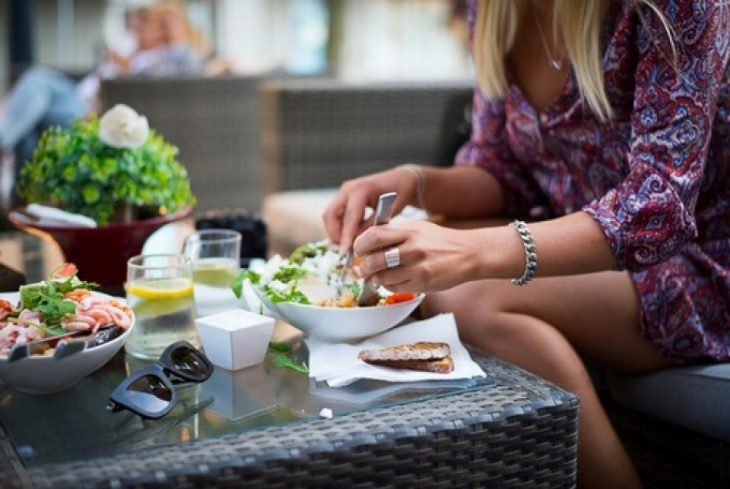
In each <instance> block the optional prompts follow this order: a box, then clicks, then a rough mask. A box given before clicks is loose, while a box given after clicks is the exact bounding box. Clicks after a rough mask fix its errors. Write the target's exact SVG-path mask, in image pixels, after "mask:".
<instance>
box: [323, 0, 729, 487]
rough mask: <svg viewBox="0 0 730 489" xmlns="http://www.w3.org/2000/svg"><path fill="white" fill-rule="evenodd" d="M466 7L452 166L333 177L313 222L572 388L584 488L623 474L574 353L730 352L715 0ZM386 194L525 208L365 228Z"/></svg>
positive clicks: (725, 157) (720, 5)
mask: <svg viewBox="0 0 730 489" xmlns="http://www.w3.org/2000/svg"><path fill="white" fill-rule="evenodd" d="M470 13H471V25H472V29H473V53H474V59H475V64H476V72H477V82H478V83H477V87H476V89H475V94H474V110H473V134H472V137H471V140H470V141H469V142H468V143H467V144H466V145H465V146H464V147H463V148H462V149H461V151H460V152H459V154H458V155H457V158H456V165H455V166H454V167H453V168H448V169H437V168H426V167H419V166H415V165H406V166H402V167H398V168H395V169H393V170H389V171H386V172H382V173H378V174H375V175H371V176H366V177H362V178H358V179H355V180H351V181H348V182H345V183H344V184H343V185H342V187H341V188H340V191H339V192H338V193H337V195H336V197H335V199H334V200H333V201H332V203H331V204H330V205H329V207H328V208H327V210H326V212H325V214H324V220H325V224H326V227H327V230H328V233H329V235H330V237H331V238H332V239H333V240H334V241H335V242H338V243H339V244H340V246H341V248H342V249H343V250H345V249H348V248H349V247H350V246H351V245H353V243H354V251H355V252H356V253H357V254H359V255H362V256H364V257H365V260H364V268H365V270H366V273H367V274H369V275H372V276H373V278H374V280H375V281H376V282H377V283H380V284H382V285H384V286H386V287H388V288H389V289H391V290H395V291H400V290H410V291H428V292H430V294H429V296H428V299H427V301H426V302H425V303H424V305H423V308H422V313H423V314H425V315H431V314H434V313H437V312H441V311H454V312H455V314H456V318H457V323H458V326H459V331H460V334H461V337H462V339H463V340H464V341H466V342H467V343H470V344H472V345H475V346H477V347H479V348H480V349H482V350H483V351H485V352H487V353H490V354H493V355H496V356H498V357H501V358H504V359H506V360H509V361H511V362H514V363H516V364H518V365H520V366H522V367H524V368H526V369H528V370H531V371H532V372H534V373H536V374H538V375H540V376H542V377H544V378H547V379H549V380H551V381H553V382H555V383H556V384H558V385H560V386H562V387H563V388H565V389H567V390H570V391H572V392H574V393H576V394H577V395H578V396H579V397H580V399H581V408H580V419H579V451H578V480H579V483H580V484H581V485H582V486H586V487H593V486H604V487H623V488H628V487H638V486H639V485H640V482H639V479H638V477H637V474H636V472H635V470H634V468H633V467H632V465H631V462H630V460H629V459H628V457H627V455H626V453H625V451H624V449H623V447H622V445H621V443H620V441H619V440H618V438H617V436H616V434H615V432H614V431H613V429H612V427H611V425H610V423H609V421H608V419H607V417H606V414H605V412H604V411H603V409H602V407H601V405H600V403H599V401H598V399H597V397H596V393H595V391H594V388H593V386H592V384H591V381H590V379H589V376H588V374H587V373H586V370H585V368H584V365H583V363H582V361H581V358H580V357H579V354H580V355H583V356H585V357H586V358H589V359H591V360H594V361H596V362H597V363H599V364H602V365H604V366H607V367H609V368H611V369H616V370H622V371H626V372H635V373H642V372H651V371H654V370H657V369H661V368H664V367H667V366H669V365H671V364H673V363H687V362H719V361H726V360H728V359H730V185H729V184H728V182H730V145H728V141H729V140H730V82H729V78H728V74H729V72H728V54H729V53H730V50H729V48H728V42H729V40H728V37H729V36H730V31H729V29H730V27H729V25H730V14H729V13H728V4H727V2H722V1H716V0H695V1H691V0H674V1H669V0H654V1H648V0H642V1H636V0H634V1H630V0H625V1H616V0H612V1H609V0H593V1H584V0H532V1H530V0H482V1H479V2H478V5H476V4H472V6H471V12H470ZM385 191H397V192H398V195H399V201H398V202H397V209H400V208H402V207H403V206H405V205H406V204H414V205H418V206H421V207H425V208H426V209H427V210H428V211H429V212H431V213H433V214H442V215H445V216H446V217H449V218H484V217H496V216H508V217H509V218H510V219H514V218H517V219H520V220H524V221H528V223H527V224H525V223H524V222H518V221H514V222H513V223H511V225H503V226H497V227H482V228H476V229H452V228H447V227H441V226H438V225H436V224H433V223H431V222H418V223H411V224H407V225H403V226H378V227H373V228H369V229H366V228H367V225H368V222H361V217H362V215H363V209H364V208H365V207H366V206H368V205H373V204H374V202H375V201H376V199H377V196H378V195H379V194H380V193H381V192H385ZM363 230H364V231H363ZM356 236H357V239H355V237H356ZM510 278H514V280H513V281H512V282H513V283H510V281H509V280H507V279H510ZM528 282H529V283H528ZM513 284H516V285H524V287H520V286H515V285H513Z"/></svg>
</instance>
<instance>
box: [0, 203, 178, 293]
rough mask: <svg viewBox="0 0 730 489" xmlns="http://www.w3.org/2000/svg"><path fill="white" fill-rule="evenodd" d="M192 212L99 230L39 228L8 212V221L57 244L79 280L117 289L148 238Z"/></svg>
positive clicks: (15, 212)
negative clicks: (76, 269)
mask: <svg viewBox="0 0 730 489" xmlns="http://www.w3.org/2000/svg"><path fill="white" fill-rule="evenodd" d="M191 210H192V209H191V208H189V207H187V208H185V209H183V210H181V211H179V212H177V213H175V214H171V215H167V216H159V217H153V218H150V219H143V220H140V221H135V222H131V223H115V224H110V225H108V226H103V227H98V228H87V227H66V226H51V225H39V224H38V223H36V222H33V221H32V220H31V218H30V217H28V216H27V215H26V214H24V213H22V212H20V211H12V212H10V214H9V215H8V219H9V220H10V222H12V223H13V224H14V225H15V226H16V227H18V228H20V229H22V230H24V231H27V232H29V233H32V234H35V235H38V236H40V237H42V238H43V239H50V240H53V241H55V242H56V243H58V245H59V246H60V247H61V251H63V254H64V257H65V259H66V261H69V262H72V263H75V264H76V266H77V267H78V268H79V275H80V276H81V278H82V279H84V280H88V281H91V282H97V283H98V284H99V285H101V286H102V287H108V288H116V287H119V286H121V285H122V284H123V283H124V282H125V280H126V279H127V260H129V259H130V258H131V257H133V256H135V255H139V254H140V253H141V252H142V246H143V245H144V243H145V241H146V240H147V238H149V237H150V235H151V234H152V233H153V232H155V231H156V230H157V229H159V228H160V227H162V226H164V225H165V224H168V223H171V222H175V221H179V220H181V219H184V218H186V217H187V216H189V215H190V212H191Z"/></svg>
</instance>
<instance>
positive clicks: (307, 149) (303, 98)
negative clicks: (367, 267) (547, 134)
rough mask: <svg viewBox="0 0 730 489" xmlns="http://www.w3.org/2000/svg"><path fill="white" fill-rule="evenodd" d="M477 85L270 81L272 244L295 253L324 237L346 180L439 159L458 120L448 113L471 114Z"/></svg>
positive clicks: (266, 145) (266, 100)
mask: <svg viewBox="0 0 730 489" xmlns="http://www.w3.org/2000/svg"><path fill="white" fill-rule="evenodd" d="M472 88H473V87H472V83H471V82H467V81H464V82H439V83H436V82H431V83H370V84H356V83H346V82H338V81H335V80H301V79H300V80H296V79H293V80H272V81H267V82H264V83H263V84H262V85H261V91H262V104H263V107H264V111H263V113H264V118H263V128H264V130H263V134H264V140H263V154H264V161H265V182H266V187H265V188H266V197H265V199H264V203H263V214H264V216H265V217H266V218H267V220H268V224H269V236H270V242H271V245H272V248H273V249H274V250H275V251H277V252H280V253H287V252H288V251H290V250H291V249H293V247H295V246H297V245H299V244H301V243H303V242H306V241H313V240H316V239H321V238H323V237H324V234H323V233H324V230H323V228H322V225H321V218H320V216H321V212H322V210H323V206H324V205H326V202H327V201H328V199H329V198H331V192H332V189H334V188H335V187H337V186H339V185H340V184H341V183H342V182H343V181H345V180H347V179H350V178H353V177H357V176H360V175H365V174H368V173H373V172H376V171H380V170H384V169H387V168H391V167H393V166H395V165H398V164H401V163H406V162H418V163H422V164H436V163H437V160H438V159H439V157H440V150H441V148H442V147H443V145H444V142H445V139H447V138H448V137H449V135H448V133H445V132H444V128H445V127H453V126H454V124H453V121H450V120H448V119H449V118H454V117H462V118H463V116H464V115H463V107H464V106H465V105H468V101H469V100H470V99H471V94H472ZM453 107H461V108H462V110H461V112H459V111H454V110H453ZM450 109H451V110H450ZM317 189H319V190H321V191H318V190H317Z"/></svg>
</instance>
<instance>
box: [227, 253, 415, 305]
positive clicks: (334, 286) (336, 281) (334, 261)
mask: <svg viewBox="0 0 730 489" xmlns="http://www.w3.org/2000/svg"><path fill="white" fill-rule="evenodd" d="M359 266H360V260H358V259H357V258H356V259H354V260H353V262H352V264H351V265H348V264H347V263H346V258H345V257H343V256H341V255H340V254H339V252H338V250H337V249H336V248H335V247H334V246H332V244H331V243H329V242H327V241H320V242H317V243H309V244H305V245H302V246H300V247H299V248H297V249H296V250H294V251H293V252H292V254H291V255H289V258H286V259H285V258H282V257H280V256H278V255H277V256H274V257H273V258H271V259H270V260H269V261H268V262H266V264H264V265H263V266H261V267H259V268H257V269H248V270H244V271H243V272H242V273H241V274H240V275H239V276H238V277H237V278H236V280H235V281H234V282H233V284H232V285H231V288H232V289H233V291H234V293H235V294H236V295H237V296H238V297H240V296H241V293H242V287H243V281H244V280H246V279H248V280H250V281H251V283H252V284H253V285H254V286H255V287H257V288H258V289H259V291H260V292H261V293H262V294H263V295H264V296H265V297H266V298H267V299H268V300H270V301H271V302H272V303H279V302H296V303H299V304H311V305H315V306H323V307H340V308H348V307H357V298H358V296H359V295H360V292H361V291H362V284H363V279H362V277H361V273H360V270H359ZM378 294H379V295H380V299H379V301H378V303H377V304H376V305H379V306H385V305H391V304H398V303H401V302H407V301H410V300H413V299H415V298H416V294H414V293H412V292H397V293H390V292H389V291H387V290H385V289H383V288H382V287H381V288H380V289H379V290H378Z"/></svg>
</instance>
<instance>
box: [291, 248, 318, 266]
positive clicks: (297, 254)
mask: <svg viewBox="0 0 730 489" xmlns="http://www.w3.org/2000/svg"><path fill="white" fill-rule="evenodd" d="M326 251H327V245H326V244H323V243H320V244H314V243H307V244H303V245H301V246H299V247H298V248H297V249H295V250H294V251H292V253H291V255H289V261H290V262H291V263H296V264H298V265H300V264H301V263H302V262H303V261H304V259H305V258H314V257H315V256H317V255H322V254H324V253H325V252H326Z"/></svg>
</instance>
